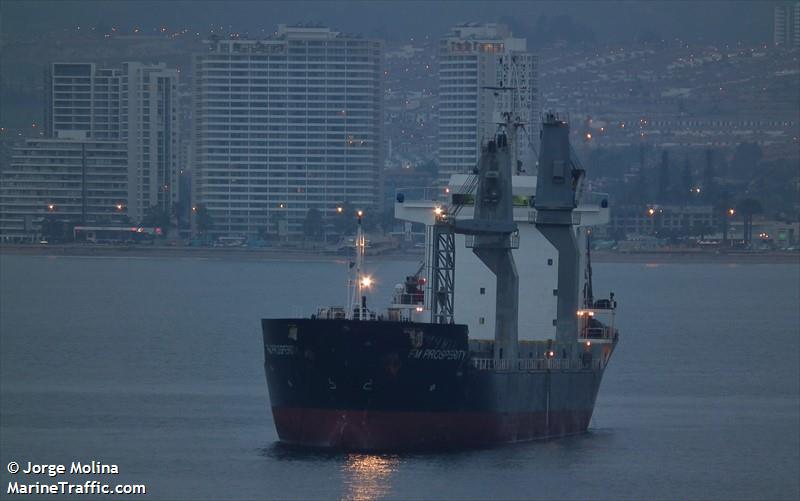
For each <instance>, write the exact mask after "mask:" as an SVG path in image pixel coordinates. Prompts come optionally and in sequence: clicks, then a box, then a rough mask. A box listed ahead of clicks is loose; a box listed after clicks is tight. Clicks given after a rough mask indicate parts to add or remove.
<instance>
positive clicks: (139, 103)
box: [121, 63, 180, 220]
mask: <svg viewBox="0 0 800 501" xmlns="http://www.w3.org/2000/svg"><path fill="white" fill-rule="evenodd" d="M121 100H122V104H121V108H122V110H123V115H122V126H121V129H122V130H121V137H122V138H123V139H125V140H126V141H127V142H128V158H129V162H130V165H131V166H132V167H133V168H131V169H129V171H128V204H129V211H128V215H129V216H130V217H131V219H133V220H139V219H141V218H142V217H143V216H144V215H145V212H146V211H147V209H148V208H150V207H153V206H158V207H160V208H161V209H162V210H166V211H170V210H171V207H172V204H173V203H175V202H177V201H178V196H179V190H178V175H179V173H180V170H179V162H178V158H179V156H180V155H179V153H180V151H179V148H178V139H179V130H178V124H179V121H178V119H179V115H178V70H177V69H175V68H167V67H166V65H164V64H163V63H161V64H158V65H146V64H142V63H124V64H123V65H122V92H121Z"/></svg>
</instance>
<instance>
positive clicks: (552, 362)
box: [472, 358, 604, 371]
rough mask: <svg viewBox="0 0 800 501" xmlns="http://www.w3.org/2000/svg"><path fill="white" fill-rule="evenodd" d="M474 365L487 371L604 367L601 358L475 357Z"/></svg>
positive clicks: (595, 368) (593, 368)
mask: <svg viewBox="0 0 800 501" xmlns="http://www.w3.org/2000/svg"><path fill="white" fill-rule="evenodd" d="M472 366H473V367H474V368H475V369H478V370H485V371H546V370H581V369H587V370H588V369H591V370H599V369H602V368H603V367H604V365H603V360H602V359H600V358H591V359H574V358H520V359H517V360H509V359H505V360H503V359H501V360H498V359H494V358H473V359H472Z"/></svg>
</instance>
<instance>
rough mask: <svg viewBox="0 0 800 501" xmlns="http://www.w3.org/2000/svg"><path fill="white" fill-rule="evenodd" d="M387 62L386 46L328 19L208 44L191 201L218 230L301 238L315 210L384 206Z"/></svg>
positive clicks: (199, 60) (198, 74) (199, 62)
mask: <svg viewBox="0 0 800 501" xmlns="http://www.w3.org/2000/svg"><path fill="white" fill-rule="evenodd" d="M382 60H383V46H382V43H381V42H379V41H374V40H367V39H363V38H359V37H355V36H349V35H344V34H341V33H338V32H336V31H333V30H331V29H329V28H324V27H307V26H292V27H289V26H285V25H281V26H279V28H278V31H277V32H276V33H275V34H274V35H273V36H272V37H270V38H268V39H264V40H240V39H231V40H214V41H210V42H209V43H208V51H207V52H206V53H204V54H199V55H197V56H196V57H195V67H194V75H195V96H194V97H195V105H194V119H195V137H194V142H195V146H194V158H195V163H194V165H195V166H196V171H195V173H194V180H193V183H194V197H193V200H194V201H195V202H196V204H199V205H203V206H204V207H205V209H206V210H207V211H208V214H209V215H210V216H211V220H212V222H213V223H212V228H211V229H210V232H211V233H212V234H215V235H230V236H252V235H256V234H259V233H260V232H262V231H274V228H277V227H281V228H283V229H284V230H283V231H287V232H288V233H290V234H297V233H299V232H300V231H301V229H302V225H303V221H304V219H305V217H306V215H307V213H308V211H309V210H310V209H312V208H313V209H317V210H319V211H320V212H322V214H323V215H324V216H331V215H334V214H336V207H337V206H340V205H341V204H343V203H348V204H349V205H350V206H352V207H353V208H363V209H368V208H373V207H378V206H379V202H380V200H381V198H380V172H381V168H382V166H383V151H382V124H383V114H382V106H383V105H382V102H383V92H382V85H381V71H382ZM281 221H283V223H281V224H278V223H279V222H281ZM270 229H271V230H270Z"/></svg>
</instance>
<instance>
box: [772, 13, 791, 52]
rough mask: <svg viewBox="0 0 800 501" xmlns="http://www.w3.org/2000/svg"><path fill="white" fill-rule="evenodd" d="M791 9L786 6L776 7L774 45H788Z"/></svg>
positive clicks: (773, 33)
mask: <svg viewBox="0 0 800 501" xmlns="http://www.w3.org/2000/svg"><path fill="white" fill-rule="evenodd" d="M788 24H789V8H788V7H787V6H785V5H777V6H775V10H774V12H773V18H772V43H773V44H775V45H786V41H787V37H788V35H789V26H788Z"/></svg>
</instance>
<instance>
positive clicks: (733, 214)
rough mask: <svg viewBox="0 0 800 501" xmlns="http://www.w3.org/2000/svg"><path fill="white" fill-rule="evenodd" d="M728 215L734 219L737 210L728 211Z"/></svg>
mask: <svg viewBox="0 0 800 501" xmlns="http://www.w3.org/2000/svg"><path fill="white" fill-rule="evenodd" d="M728 215H729V216H731V217H733V216H735V215H736V209H728Z"/></svg>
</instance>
